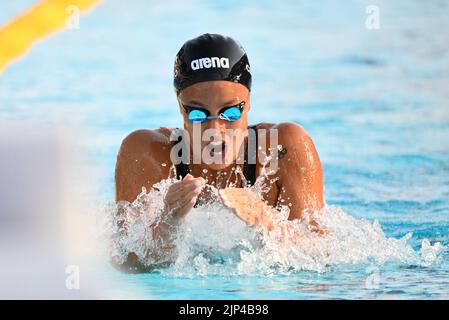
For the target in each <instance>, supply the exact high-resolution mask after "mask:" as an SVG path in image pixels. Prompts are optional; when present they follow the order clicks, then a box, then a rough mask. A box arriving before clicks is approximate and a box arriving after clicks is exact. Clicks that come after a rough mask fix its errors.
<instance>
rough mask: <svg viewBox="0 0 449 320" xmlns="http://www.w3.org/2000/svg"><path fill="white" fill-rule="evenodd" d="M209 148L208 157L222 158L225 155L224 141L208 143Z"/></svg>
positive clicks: (225, 146)
mask: <svg viewBox="0 0 449 320" xmlns="http://www.w3.org/2000/svg"><path fill="white" fill-rule="evenodd" d="M209 146H210V148H211V149H210V156H211V157H214V156H223V155H225V154H226V150H227V145H226V142H225V141H224V140H222V141H213V142H211V143H209Z"/></svg>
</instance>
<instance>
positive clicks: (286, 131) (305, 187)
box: [274, 122, 327, 233]
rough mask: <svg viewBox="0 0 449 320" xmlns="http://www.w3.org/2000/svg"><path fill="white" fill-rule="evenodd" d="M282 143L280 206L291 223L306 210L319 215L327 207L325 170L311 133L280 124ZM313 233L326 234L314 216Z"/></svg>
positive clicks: (299, 127) (280, 141)
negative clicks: (285, 209) (324, 197)
mask: <svg viewBox="0 0 449 320" xmlns="http://www.w3.org/2000/svg"><path fill="white" fill-rule="evenodd" d="M274 128H277V129H278V134H279V136H278V137H279V143H280V144H281V145H282V147H283V148H284V152H283V154H280V157H279V160H278V166H279V171H278V177H279V179H278V181H277V183H278V187H279V190H280V192H279V196H278V203H280V204H283V205H287V206H288V207H289V208H290V215H289V217H288V219H289V220H294V219H303V218H304V213H305V211H310V212H318V211H319V210H320V209H321V208H323V206H324V199H323V191H324V184H323V170H322V166H321V161H320V158H319V156H318V153H317V151H316V149H315V145H314V143H313V141H312V139H311V137H310V136H309V134H308V133H307V132H306V131H305V130H304V129H303V128H302V127H301V126H299V125H297V124H295V123H290V122H288V123H281V124H279V125H277V126H275V127H274ZM309 223H310V226H311V227H312V230H314V231H317V232H319V233H326V232H327V231H326V230H325V229H324V228H322V227H320V226H319V224H318V223H317V221H316V220H315V219H314V218H313V217H312V218H311V219H310V220H309Z"/></svg>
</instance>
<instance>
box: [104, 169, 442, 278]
mask: <svg viewBox="0 0 449 320" xmlns="http://www.w3.org/2000/svg"><path fill="white" fill-rule="evenodd" d="M266 178H267V177H261V179H266ZM176 181H177V180H176V179H172V178H171V179H166V180H163V181H161V182H160V183H158V184H156V185H155V190H151V191H149V192H147V191H146V190H145V189H143V190H142V193H141V194H140V195H139V196H138V197H137V199H136V200H135V201H134V202H133V203H128V202H121V203H118V204H117V205H112V204H111V205H110V206H108V209H107V211H108V213H109V217H110V219H109V222H108V223H106V224H105V225H104V226H105V227H106V232H107V234H109V236H110V237H111V240H112V241H111V255H112V256H113V257H114V258H115V260H116V261H118V262H122V263H123V262H124V261H125V260H126V257H127V255H128V253H130V252H134V253H135V254H136V255H137V256H138V258H139V260H140V261H141V262H142V263H144V264H145V265H153V264H157V263H160V262H164V261H165V262H166V261H170V262H171V263H170V266H169V267H167V268H164V269H160V270H159V271H160V272H161V273H162V274H164V275H170V276H187V277H194V276H198V275H256V274H258V275H260V274H264V275H272V274H290V273H292V272H297V271H301V270H312V271H316V272H325V271H327V270H329V269H330V268H332V267H334V266H337V265H342V264H372V263H373V262H374V263H377V264H384V263H386V262H391V261H395V262H401V263H404V264H413V265H422V266H428V265H431V264H433V263H434V262H435V261H437V260H438V259H439V257H440V256H441V253H442V252H443V251H444V250H443V249H444V248H443V246H442V245H441V244H440V243H439V242H437V243H434V244H433V245H432V244H431V243H430V242H429V240H427V239H425V240H423V243H422V248H421V250H420V251H419V252H417V251H414V250H413V248H412V247H411V246H410V245H409V244H408V240H409V239H410V238H411V237H412V234H411V233H408V234H406V235H405V236H403V237H402V238H400V239H396V238H388V237H387V236H386V235H385V234H384V232H383V231H382V228H381V226H380V224H379V223H378V221H377V220H375V221H374V222H373V223H371V222H369V221H367V220H364V219H356V218H354V217H352V216H350V215H348V214H347V213H345V212H344V211H343V210H342V209H340V208H338V207H336V206H329V205H326V206H325V207H324V208H323V209H322V210H320V212H315V213H308V214H306V215H305V218H304V219H302V220H293V221H289V220H287V217H288V208H287V207H286V206H280V207H279V208H278V210H279V216H278V217H277V218H276V227H275V228H274V230H272V231H270V232H269V231H266V230H262V229H257V228H253V227H249V226H247V225H246V223H244V222H243V221H242V220H240V219H239V218H238V217H237V216H235V215H234V214H233V212H232V211H231V210H230V209H227V208H225V207H223V206H222V205H221V204H220V203H219V201H218V197H217V192H212V197H213V199H212V201H210V202H208V203H207V204H205V205H203V206H201V207H198V208H193V209H192V210H191V211H190V212H189V213H188V214H187V216H186V217H185V218H184V220H183V222H182V224H181V226H180V227H179V228H178V229H177V231H176V233H175V234H174V243H175V245H176V250H175V252H173V253H171V254H170V255H167V254H164V253H162V252H161V254H158V256H159V257H160V258H159V259H163V260H164V261H157V260H155V258H154V255H151V254H149V253H150V252H152V251H153V252H154V251H155V250H156V251H157V250H158V245H159V244H158V243H156V241H155V239H153V237H152V232H151V231H152V228H153V226H154V225H157V224H158V223H160V221H161V215H162V212H163V207H164V201H163V199H164V197H165V194H166V192H167V190H168V187H169V186H170V185H171V184H173V183H175V182H176ZM261 185H262V183H260V181H259V183H256V185H255V186H253V187H252V188H253V190H254V192H256V194H261V193H263V191H264V190H263V188H261ZM208 187H210V188H211V189H212V190H215V191H217V190H216V188H214V187H213V186H208ZM117 211H118V212H120V214H119V215H117V214H116V212H117ZM312 216H313V219H314V220H315V221H317V222H318V223H319V224H320V225H321V226H323V227H324V228H326V229H328V230H329V234H328V235H325V236H323V235H320V234H317V233H316V232H314V231H313V230H311V229H309V227H308V226H309V223H308V221H309V219H310V218H311V217H312ZM119 225H121V226H122V227H120V228H119V227H118V226H119ZM161 257H162V258H161Z"/></svg>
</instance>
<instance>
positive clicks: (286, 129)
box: [254, 122, 311, 146]
mask: <svg viewBox="0 0 449 320" xmlns="http://www.w3.org/2000/svg"><path fill="white" fill-rule="evenodd" d="M254 126H255V127H256V128H257V129H258V130H259V129H265V130H270V129H276V130H277V132H278V142H279V143H280V144H282V142H284V143H288V144H289V145H291V146H292V144H295V145H297V144H298V142H301V141H305V140H311V137H310V135H309V134H308V133H307V131H306V130H305V129H304V127H302V126H301V125H299V124H297V123H295V122H279V123H273V122H260V123H257V124H255V125H254ZM267 138H269V137H267Z"/></svg>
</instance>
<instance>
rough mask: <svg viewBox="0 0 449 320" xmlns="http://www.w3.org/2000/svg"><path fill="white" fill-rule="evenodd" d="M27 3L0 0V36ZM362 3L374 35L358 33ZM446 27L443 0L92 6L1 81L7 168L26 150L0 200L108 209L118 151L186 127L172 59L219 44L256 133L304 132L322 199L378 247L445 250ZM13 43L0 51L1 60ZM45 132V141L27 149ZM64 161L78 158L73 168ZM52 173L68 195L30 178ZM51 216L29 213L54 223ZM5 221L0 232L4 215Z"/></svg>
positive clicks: (448, 5) (113, 1)
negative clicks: (400, 241) (231, 49)
mask: <svg viewBox="0 0 449 320" xmlns="http://www.w3.org/2000/svg"><path fill="white" fill-rule="evenodd" d="M36 3H37V1H36V0H18V1H5V0H1V2H0V30H1V28H2V27H1V26H2V25H3V26H6V25H7V24H8V23H11V21H14V19H15V18H16V17H17V16H19V15H20V14H22V13H23V12H25V11H26V10H28V9H29V8H30V6H32V5H34V4H36ZM369 5H374V6H376V7H377V8H378V13H379V16H378V17H379V21H378V22H379V23H378V27H379V28H374V29H372V28H369V26H367V19H369V18H370V12H367V7H368V6H369ZM66 14H67V13H66ZM448 16H449V1H443V0H441V1H438V0H435V1H418V0H416V1H410V0H398V1H386V0H384V1H381V0H376V1H363V0H360V1H356V0H352V1H344V2H343V1H331V0H321V1H299V0H298V1H260V0H258V1H233V0H230V1H205V0H204V1H202V0H197V1H193V0H189V1H173V0H166V1H162V2H161V1H147V0H132V1H119V0H105V1H102V2H101V3H100V4H99V5H98V6H93V7H92V8H90V11H88V12H86V13H85V14H84V13H83V14H81V15H80V17H79V25H78V27H79V28H78V27H76V28H67V27H62V28H60V29H59V32H57V33H55V34H51V35H50V36H48V37H42V38H41V39H40V40H39V41H38V42H37V43H36V44H35V45H34V46H33V47H32V48H31V49H30V50H29V51H27V53H26V54H25V55H23V56H22V57H20V59H18V60H16V61H14V63H11V64H9V65H8V66H7V67H6V69H5V70H4V72H3V74H2V75H1V76H0V126H1V128H2V132H3V135H2V144H1V149H0V153H1V157H2V158H5V156H6V155H9V154H10V153H11V152H15V151H11V150H16V149H17V148H19V147H18V146H22V147H21V148H22V149H23V150H25V151H24V152H25V153H26V154H27V156H26V157H27V159H28V161H29V162H28V163H29V165H27V164H26V162H25V164H23V165H20V164H19V163H18V162H16V161H15V160H14V159H17V158H20V157H21V156H20V155H21V154H23V153H20V152H18V151H17V152H16V153H14V154H15V155H16V156H15V157H13V159H12V160H11V161H10V162H8V163H9V164H4V163H3V162H2V163H3V164H2V168H0V169H1V170H2V171H0V172H1V173H2V176H0V179H2V180H1V182H0V188H1V189H0V192H1V193H2V195H3V198H2V199H7V200H8V201H9V202H12V203H15V202H23V201H24V202H25V204H28V205H29V206H32V207H34V206H35V202H34V200H32V201H29V200H27V199H28V195H31V194H34V191H33V190H34V189H41V187H42V186H48V187H49V188H50V190H54V191H55V192H61V193H63V194H64V193H65V192H68V194H69V198H72V199H73V197H75V196H73V197H72V196H71V195H72V194H74V195H76V197H78V199H80V200H79V201H77V203H80V202H83V203H84V202H86V203H88V204H90V205H91V204H92V203H94V206H96V205H101V204H104V203H108V202H111V201H113V197H114V165H115V159H116V158H115V157H116V154H117V151H118V148H119V146H120V142H121V140H122V139H123V138H124V137H125V136H126V135H127V134H128V133H129V132H131V131H133V130H136V129H140V128H157V127H159V126H178V127H179V126H182V122H181V116H180V115H179V111H178V107H177V103H176V99H175V94H174V92H173V87H172V73H173V62H174V57H175V55H176V53H177V51H178V50H179V48H180V47H181V46H182V44H183V43H184V42H185V41H186V40H188V39H191V38H194V37H196V36H198V35H200V34H203V33H206V32H208V33H221V34H225V35H229V36H232V37H233V38H235V39H236V40H237V41H239V42H240V43H241V44H242V46H243V47H244V48H245V50H246V51H247V53H248V56H249V61H250V64H251V70H252V72H253V90H252V95H251V99H252V101H251V106H252V109H251V114H250V117H249V119H250V122H251V123H256V122H261V121H267V122H281V121H295V122H297V123H299V124H301V125H302V126H304V127H305V129H306V130H307V131H308V132H309V133H310V135H311V136H312V138H313V140H314V142H315V145H316V148H317V150H318V153H319V155H320V157H321V160H322V162H323V166H324V173H325V184H326V187H325V199H326V202H327V203H329V204H335V205H338V206H339V207H341V208H343V209H344V210H345V211H346V212H348V213H349V214H351V215H353V216H355V217H359V218H366V219H375V218H376V219H379V221H380V222H381V224H382V226H383V229H384V231H385V232H386V233H387V235H388V236H392V237H399V236H402V235H404V234H405V233H406V232H408V231H413V232H414V238H413V239H412V244H413V245H414V246H415V247H416V246H418V245H419V243H420V241H421V240H422V239H423V238H429V239H430V240H431V241H441V242H443V244H445V245H447V243H448V240H449V238H448V232H447V230H449V215H448V214H449V200H448V199H449V152H448V151H449V103H448V101H449V90H448V88H449V42H448V41H447V35H448V32H449V19H448ZM31 26H33V25H32V24H31V25H30V27H31ZM0 32H1V31H0ZM10 45H11V43H5V42H0V52H2V50H3V52H6V51H7V48H8V46H10ZM5 128H8V129H7V130H6V129H5ZM60 132H63V134H60ZM39 133H44V135H46V136H47V138H42V139H40V140H38V141H35V140H33V139H31V138H34V137H35V136H36V135H39ZM49 137H50V138H49ZM55 137H63V138H62V140H58V139H56V138H55ZM55 139H56V140H55ZM48 141H50V142H48ZM47 142H48V143H47ZM39 145H42V146H46V145H53V146H55V148H56V149H55V150H60V149H58V148H59V147H60V146H64V147H65V150H66V149H67V147H69V148H68V149H69V150H71V152H73V153H75V154H76V156H74V157H71V156H70V157H67V155H68V154H71V153H67V152H63V154H64V155H66V157H63V158H55V157H50V158H51V161H43V162H42V163H43V164H39V165H37V164H36V163H35V161H36V159H39V157H36V156H35V155H36V154H42V155H47V156H48V155H51V154H54V155H56V154H60V152H59V151H54V152H53V153H51V152H50V153H48V151H44V150H45V149H43V148H41V147H39ZM58 152H59V153H58ZM67 158H70V159H71V160H74V159H77V160H76V161H70V163H72V164H73V166H68V163H69V162H68V161H69V160H70V159H69V160H68V159H67ZM22 159H23V158H22ZM61 159H64V160H61ZM5 161H6V160H5ZM32 164H33V165H35V166H34V167H33V168H35V170H34V171H37V172H39V174H40V175H42V177H41V178H39V179H37V180H36V179H34V178H33V179H28V180H27V181H29V183H28V185H29V186H30V188H28V189H27V190H26V191H23V190H24V189H23V188H18V189H14V190H15V191H16V193H12V191H11V190H12V189H11V181H15V180H16V177H18V176H20V175H24V176H25V177H26V178H27V177H28V178H29V176H28V175H27V173H25V171H23V170H22V169H23V168H26V167H29V166H31V165H32ZM55 167H57V168H59V169H58V170H59V171H52V172H53V173H55V172H56V173H55V175H56V180H57V179H59V178H60V177H61V176H62V175H63V174H64V173H66V172H67V171H68V170H69V171H70V172H71V174H70V175H68V176H64V177H65V178H64V179H66V180H64V182H63V184H64V185H70V188H66V189H62V187H60V185H59V184H57V183H56V182H55V181H53V180H51V179H50V178H48V177H49V176H48V175H46V174H44V172H45V170H44V171H40V168H46V169H51V168H55ZM79 172H81V173H82V174H81V173H80V174H78V173H79ZM6 173H9V176H8V177H9V178H7V179H5V176H4V174H6ZM60 175H61V176H60ZM47 178H48V179H47ZM61 179H62V178H61ZM25 180H26V179H25ZM25 184H27V183H25ZM6 191H8V192H10V193H8V194H7V196H6ZM11 193H12V194H11ZM49 199H54V198H52V197H50V198H49ZM49 201H52V200H49ZM48 204H49V203H48V202H46V203H44V204H42V206H40V205H36V206H37V207H34V208H35V209H36V208H38V209H39V208H40V209H42V212H49V211H48V210H45V208H46V207H45V206H48ZM51 204H53V202H51ZM63 204H64V202H63ZM58 208H59V207H58ZM53 209H55V210H56V211H55V212H54V213H52V214H50V213H49V216H48V219H49V220H51V219H52V218H51V217H57V216H58V210H59V209H56V207H53ZM16 210H17V212H19V213H22V212H27V210H25V209H23V208H22V209H20V208H19V209H16ZM34 211H35V214H37V215H38V214H40V211H39V210H37V209H36V210H34ZM0 212H1V216H0V219H2V220H3V222H2V224H3V223H5V221H7V218H6V217H9V216H11V212H12V211H10V210H9V211H8V212H6V210H5V207H3V208H1V209H0ZM35 218H36V219H39V216H37V217H35ZM8 221H9V220H8ZM19 229H20V227H19ZM24 239H25V238H24ZM440 271H441V272H443V274H444V275H448V273H449V268H447V265H446V267H444V268H443V269H441V270H440ZM440 275H441V274H440Z"/></svg>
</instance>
